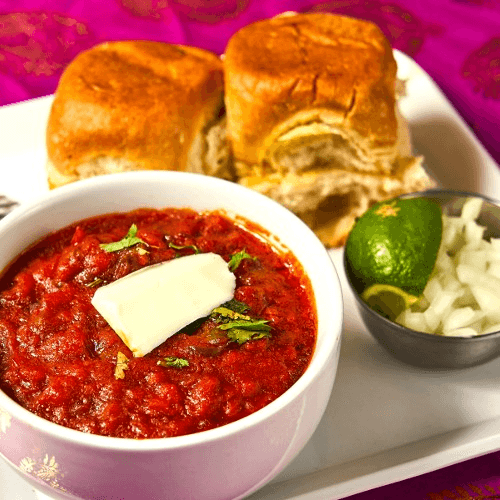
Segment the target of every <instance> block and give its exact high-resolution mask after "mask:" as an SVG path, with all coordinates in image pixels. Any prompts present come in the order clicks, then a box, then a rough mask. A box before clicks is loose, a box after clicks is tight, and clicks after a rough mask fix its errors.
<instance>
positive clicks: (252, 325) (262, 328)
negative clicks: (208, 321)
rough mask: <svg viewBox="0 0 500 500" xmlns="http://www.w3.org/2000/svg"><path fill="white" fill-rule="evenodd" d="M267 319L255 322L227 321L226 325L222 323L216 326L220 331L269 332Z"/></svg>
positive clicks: (243, 320) (244, 320)
mask: <svg viewBox="0 0 500 500" xmlns="http://www.w3.org/2000/svg"><path fill="white" fill-rule="evenodd" d="M267 323H268V321H267V319H257V320H246V319H241V320H236V321H228V322H227V323H222V324H221V325H218V328H220V329H221V330H230V329H231V328H242V329H244V330H255V331H259V332H270V331H271V327H270V326H269V325H268V324H267Z"/></svg>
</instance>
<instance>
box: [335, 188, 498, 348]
mask: <svg viewBox="0 0 500 500" xmlns="http://www.w3.org/2000/svg"><path fill="white" fill-rule="evenodd" d="M433 195H434V196H439V195H447V196H453V197H456V198H471V197H473V198H481V199H483V200H484V201H486V202H488V203H490V204H491V205H495V206H496V207H497V208H498V209H500V200H496V199H495V198H492V197H490V196H486V195H483V194H479V193H473V192H469V191H455V190H453V189H440V188H432V189H427V190H425V191H420V192H418V191H417V192H413V193H406V194H402V195H400V196H396V197H395V198H393V199H406V198H421V197H425V198H429V197H432V196H433ZM342 265H343V268H344V274H345V277H346V281H347V283H348V285H349V288H350V290H351V292H352V294H353V295H354V298H355V300H356V302H357V303H358V304H359V306H360V307H362V308H363V310H364V311H366V312H367V313H368V314H370V316H372V317H374V318H377V319H379V320H380V321H382V325H384V326H387V327H390V328H393V329H395V330H396V331H397V332H398V334H400V335H411V336H413V337H416V338H418V339H420V340H424V341H426V342H436V343H448V344H463V343H470V342H476V343H478V342H484V341H486V340H491V339H493V338H496V337H499V336H500V330H498V331H496V332H491V333H483V334H480V335H475V336H474V337H453V336H446V335H436V334H433V333H425V332H420V331H418V330H413V329H411V328H408V327H406V326H403V325H400V324H399V323H396V322H395V321H391V320H390V319H387V318H384V316H382V315H381V314H379V313H378V312H377V311H374V310H373V309H372V308H371V307H370V306H368V304H367V303H366V302H365V301H364V300H363V299H362V298H361V297H360V295H359V294H358V292H357V291H356V289H355V288H354V285H353V284H352V281H351V277H350V274H349V272H348V266H347V256H346V252H345V247H344V250H343V255H342Z"/></svg>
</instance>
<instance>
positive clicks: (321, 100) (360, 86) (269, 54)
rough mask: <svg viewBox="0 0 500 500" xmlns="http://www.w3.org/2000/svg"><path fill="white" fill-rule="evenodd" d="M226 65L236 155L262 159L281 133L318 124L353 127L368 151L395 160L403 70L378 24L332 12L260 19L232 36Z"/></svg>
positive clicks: (382, 167)
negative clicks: (397, 96)
mask: <svg viewBox="0 0 500 500" xmlns="http://www.w3.org/2000/svg"><path fill="white" fill-rule="evenodd" d="M224 67H225V74H226V86H225V92H226V96H225V100H226V108H227V118H228V135H229V138H230V140H231V142H232V145H233V150H234V155H235V158H236V159H237V160H239V161H241V162H243V163H246V164H248V165H256V164H260V163H261V162H263V161H264V160H265V159H266V157H267V156H268V154H269V150H270V148H272V145H273V143H274V142H275V141H276V140H277V139H278V138H279V137H280V136H282V135H283V134H285V133H286V132H288V131H289V130H291V129H293V128H294V127H296V126H298V125H301V124H308V123H311V122H323V123H328V124H329V125H330V126H333V127H338V128H340V129H343V130H345V131H347V132H348V134H349V137H348V138H347V139H348V140H349V141H356V142H359V143H360V146H361V148H362V149H363V150H364V151H365V152H366V154H367V155H368V156H370V155H375V156H377V155H381V156H389V157H390V158H394V157H395V155H396V152H395V145H396V143H397V120H396V117H395V82H396V70H397V67H396V62H395V60H394V57H393V53H392V49H391V47H390V45H389V43H388V41H387V40H386V38H385V36H384V35H383V33H382V32H381V31H380V29H379V28H378V27H377V26H376V25H374V24H372V23H370V22H366V21H362V20H357V19H351V18H348V17H344V16H336V15H333V14H296V15H290V16H284V17H277V18H274V19H268V20H263V21H259V22H256V23H253V24H250V25H248V26H246V27H244V28H242V29H241V30H240V31H239V32H237V33H236V34H235V35H233V37H232V38H231V39H230V41H229V43H228V45H227V48H226V51H225V56H224ZM369 168H370V170H372V171H376V170H378V171H379V172H385V173H389V172H388V167H387V164H386V165H379V164H377V162H375V163H374V165H373V166H370V167H369ZM367 169H368V167H367Z"/></svg>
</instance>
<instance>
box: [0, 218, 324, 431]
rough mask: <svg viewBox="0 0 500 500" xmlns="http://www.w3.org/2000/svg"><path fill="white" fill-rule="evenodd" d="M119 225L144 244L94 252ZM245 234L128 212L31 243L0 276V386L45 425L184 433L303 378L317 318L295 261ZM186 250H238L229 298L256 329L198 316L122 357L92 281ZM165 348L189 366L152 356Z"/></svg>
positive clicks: (117, 235) (262, 401) (252, 230)
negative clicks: (122, 365) (146, 349)
mask: <svg viewBox="0 0 500 500" xmlns="http://www.w3.org/2000/svg"><path fill="white" fill-rule="evenodd" d="M132 224H135V225H136V226H137V228H138V232H137V237H139V238H141V239H142V240H143V241H144V242H145V243H146V244H147V245H145V244H142V243H141V244H137V245H134V246H132V247H129V248H125V249H122V250H119V251H116V252H106V251H105V250H104V249H102V248H101V247H100V244H101V243H109V242H116V241H119V240H121V239H122V238H123V237H124V236H125V235H126V234H127V232H128V230H129V228H130V227H131V225H132ZM259 233H260V234H262V231H261V230H260V231H259V228H257V227H255V226H252V225H251V224H247V225H245V227H243V226H242V225H241V224H240V223H235V222H234V221H232V220H231V219H229V218H228V217H226V216H225V215H224V214H222V213H218V212H210V213H197V212H194V211H192V210H189V209H164V210H153V209H139V210H136V211H133V212H129V213H120V214H112V215H103V216H100V217H95V218H91V219H87V220H83V221H81V222H78V223H77V224H74V225H71V226H69V227H67V228H64V229H62V230H60V231H57V232H55V233H53V234H51V235H49V236H48V237H46V238H44V239H43V240H42V241H40V242H38V243H37V244H36V245H34V246H33V247H32V248H30V249H28V250H27V251H26V252H25V253H23V254H22V255H21V256H20V257H19V258H18V259H17V260H16V261H15V262H14V263H13V265H11V266H10V267H9V268H8V269H7V271H6V272H5V273H4V274H3V276H2V278H1V279H0V387H1V389H2V390H3V391H4V392H5V393H6V394H7V395H9V396H10V397H11V398H13V399H14V400H15V401H17V402H18V403H19V404H21V405H22V406H23V407H25V408H26V409H28V410H29V411H31V412H33V413H35V414H37V415H39V416H40V417H43V418H45V419H48V420H50V421H52V422H55V423H57V424H60V425H63V426H66V427H70V428H73V429H77V430H79V431H82V432H86V433H93V434H100V435H105V436H114V437H121V438H139V439H142V438H160V437H168V436H179V435H185V434H191V433H195V432H199V431H203V430H207V429H211V428H214V427H219V426H222V425H224V424H227V423H229V422H233V421H235V420H238V419H240V418H242V417H244V416H246V415H249V414H251V413H253V412H255V411H257V410H259V409H260V408H262V407H264V406H266V405H267V404H269V403H270V402H271V401H273V400H274V399H276V398H277V397H278V396H280V395H281V394H283V393H284V392H285V391H286V390H287V389H288V388H290V387H291V386H292V385H293V384H294V383H295V382H296V381H297V379H298V378H299V377H300V376H301V375H302V374H303V373H304V370H305V369H306V367H307V366H308V364H309V362H310V359H311V356H312V353H313V349H314V346H315V341H316V332H317V319H316V311H315V306H314V299H313V294H312V290H311V287H310V283H309V280H308V278H307V277H306V276H305V275H304V272H303V270H302V268H301V267H300V265H299V264H298V262H297V261H296V260H295V258H294V257H293V256H292V255H290V254H287V253H280V252H279V251H276V249H275V248H273V246H272V245H270V244H269V243H268V242H266V241H265V239H264V238H262V237H260V236H259ZM191 245H195V246H196V247H197V248H198V249H199V250H200V251H201V252H214V253H217V254H219V255H221V256H222V257H223V258H224V259H225V260H226V261H229V260H230V258H231V256H232V255H234V254H235V253H237V252H239V251H241V250H245V251H246V252H247V253H248V254H250V255H251V256H253V257H256V259H244V260H242V261H241V263H240V265H239V266H238V267H237V269H236V270H235V271H234V274H235V275H236V279H237V282H236V284H237V286H236V292H235V296H234V298H235V299H236V300H238V301H241V302H244V303H245V304H246V305H247V306H248V307H249V309H248V312H246V313H245V314H247V315H250V316H256V317H259V318H263V319H266V320H268V322H269V325H270V326H271V335H270V337H268V338H261V339H257V340H253V339H252V340H249V341H247V342H244V343H242V344H239V343H238V342H235V341H231V340H230V339H228V337H227V335H226V333H225V332H224V331H222V330H221V329H219V328H217V325H216V324H215V323H214V321H213V320H211V319H207V320H206V321H204V322H203V323H202V324H201V326H199V327H198V328H197V329H195V331H194V332H193V331H190V332H186V331H183V330H181V331H180V332H178V333H177V334H175V335H174V336H172V337H170V338H169V339H167V340H166V341H165V342H164V343H163V344H161V345H160V346H159V347H157V348H156V349H154V350H153V351H152V352H150V353H149V354H147V355H146V356H144V357H142V358H134V357H133V356H132V353H131V352H130V350H129V349H128V348H127V347H126V346H125V344H124V343H123V342H122V340H121V339H120V338H119V337H118V335H117V334H116V333H115V332H114V331H113V330H112V329H111V327H110V326H109V325H108V324H107V322H106V321H105V320H104V319H103V318H102V316H100V314H99V313H98V312H97V310H96V309H95V308H94V307H93V306H92V305H91V302H90V301H91V298H92V296H93V294H94V292H95V290H96V289H97V287H99V286H102V285H103V284H107V283H110V282H112V281H114V280H116V279H119V278H121V277H123V276H125V275H127V274H129V273H131V272H133V271H136V270H137V269H139V268H141V267H144V266H148V265H151V264H155V263H159V262H163V261H166V260H169V259H173V258H176V257H178V256H182V255H189V254H191V253H193V251H194V250H193V247H191ZM173 246H175V247H177V248H173ZM179 247H185V248H179ZM144 324H145V327H146V326H147V318H144ZM119 352H121V353H123V354H124V355H125V356H126V357H127V358H128V359H129V361H128V364H127V369H126V370H125V371H124V378H121V379H120V378H116V377H115V368H116V362H117V355H118V353H119ZM170 356H174V357H178V358H183V359H185V360H187V361H188V362H189V366H183V367H181V368H178V367H170V366H166V367H165V366H160V365H158V364H157V362H158V360H161V359H163V358H165V357H170Z"/></svg>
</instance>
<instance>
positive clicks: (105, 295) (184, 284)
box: [92, 253, 236, 356]
mask: <svg viewBox="0 0 500 500" xmlns="http://www.w3.org/2000/svg"><path fill="white" fill-rule="evenodd" d="M235 287H236V278H235V276H234V274H233V273H232V272H231V271H229V268H228V264H227V262H226V261H225V260H224V259H223V258H222V257H221V256H220V255H217V254H215V253H200V254H195V255H188V256H186V257H180V258H177V259H173V260H169V261H167V262H162V263H161V264H154V265H152V266H148V267H145V268H143V269H140V270H138V271H135V272H133V273H130V274H128V275H127V276H125V277H123V278H120V279H118V280H116V281H114V282H112V283H110V284H109V285H105V286H103V287H101V288H98V289H97V291H96V292H95V294H94V297H93V298H92V305H93V306H94V307H95V308H96V309H97V311H99V313H100V314H101V315H102V316H103V318H104V319H105V320H106V321H107V322H108V323H109V325H110V326H111V328H113V330H114V331H115V332H116V333H117V334H118V336H119V337H120V338H121V339H122V340H123V342H124V343H125V344H126V345H127V347H128V348H129V349H130V350H131V351H132V352H133V354H134V356H144V355H145V354H147V353H148V352H150V351H152V350H153V349H154V348H155V347H158V346H159V345H160V344H161V343H163V342H164V341H165V340H167V339H168V338H169V337H171V336H172V335H173V334H174V333H176V332H178V331H179V330H180V329H181V328H183V327H184V326H186V325H188V324H189V323H192V322H193V321H195V320H196V319H199V318H202V317H203V316H207V315H208V314H210V312H211V311H212V309H214V308H215V307H217V306H219V305H221V304H223V303H224V302H227V301H228V300H230V299H232V298H233V295H234V290H235Z"/></svg>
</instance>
